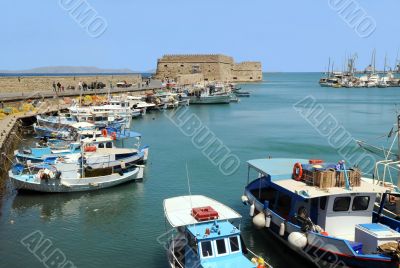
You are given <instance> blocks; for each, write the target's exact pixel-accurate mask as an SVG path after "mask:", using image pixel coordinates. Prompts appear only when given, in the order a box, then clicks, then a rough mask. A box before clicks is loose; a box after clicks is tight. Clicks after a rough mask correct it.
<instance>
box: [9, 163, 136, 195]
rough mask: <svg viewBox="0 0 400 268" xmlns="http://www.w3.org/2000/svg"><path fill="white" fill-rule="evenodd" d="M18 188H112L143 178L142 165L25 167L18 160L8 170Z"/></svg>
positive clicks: (69, 190)
mask: <svg viewBox="0 0 400 268" xmlns="http://www.w3.org/2000/svg"><path fill="white" fill-rule="evenodd" d="M8 174H9V177H10V179H11V181H12V183H13V185H14V187H15V189H18V190H25V191H34V192H47V193H66V192H82V191H93V190H99V189H104V188H110V187H113V186H116V185H119V184H122V183H125V182H129V181H134V180H141V179H143V167H142V166H135V165H127V166H125V167H121V168H119V169H113V168H102V169H97V170H93V169H89V170H83V171H82V169H81V168H80V167H79V165H76V164H57V165H48V164H40V165H36V166H31V167H29V168H26V169H25V168H24V166H23V165H21V164H17V165H14V166H13V168H12V169H11V170H10V171H9V172H8Z"/></svg>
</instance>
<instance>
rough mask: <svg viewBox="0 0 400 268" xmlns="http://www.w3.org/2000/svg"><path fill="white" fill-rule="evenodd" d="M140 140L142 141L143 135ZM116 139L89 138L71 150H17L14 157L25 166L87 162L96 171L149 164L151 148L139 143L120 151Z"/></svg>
mask: <svg viewBox="0 0 400 268" xmlns="http://www.w3.org/2000/svg"><path fill="white" fill-rule="evenodd" d="M136 138H138V139H140V134H139V135H138V136H137V137H136ZM114 140H115V138H109V137H107V136H105V137H103V136H101V137H94V138H86V139H84V140H81V141H78V142H73V143H71V144H70V145H69V148H67V149H51V148H50V147H40V148H29V149H22V150H16V151H15V152H14V155H15V157H16V159H17V161H18V162H21V163H25V162H30V163H42V162H45V163H52V164H54V163H57V162H63V163H78V162H80V161H82V159H83V161H84V162H85V163H86V164H87V165H88V166H90V167H92V168H100V167H116V166H120V164H121V161H123V162H125V163H142V162H145V161H147V157H148V150H149V147H148V146H144V147H142V148H140V142H139V141H137V143H136V144H135V148H129V149H128V148H116V146H115V143H114ZM81 151H83V153H81Z"/></svg>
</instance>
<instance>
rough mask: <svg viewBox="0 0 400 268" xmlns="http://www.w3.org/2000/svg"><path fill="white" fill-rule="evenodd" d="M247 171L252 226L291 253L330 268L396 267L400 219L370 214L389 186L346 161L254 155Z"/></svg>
mask: <svg viewBox="0 0 400 268" xmlns="http://www.w3.org/2000/svg"><path fill="white" fill-rule="evenodd" d="M248 174H249V175H248V180H247V185H246V187H245V190H244V195H243V196H242V201H243V203H245V204H247V205H250V216H251V217H253V223H254V225H255V226H256V227H257V228H264V229H265V230H266V231H267V232H269V233H271V234H272V235H273V236H274V237H276V238H277V239H278V240H280V241H281V242H283V243H284V244H285V245H286V246H287V247H288V248H290V249H292V250H293V251H294V252H297V253H298V254H299V255H301V256H303V257H304V258H306V259H308V260H310V261H312V262H314V263H318V264H321V263H325V264H324V265H329V266H330V267H343V266H346V267H374V268H375V267H379V268H383V267H385V268H386V267H393V268H394V267H396V268H398V267H399V256H400V254H399V253H400V250H399V247H398V243H399V241H400V233H399V232H398V230H400V222H399V221H397V220H394V219H389V218H388V217H385V216H384V215H381V214H377V213H374V212H373V209H374V203H375V199H376V197H377V195H378V194H384V193H385V192H386V190H387V189H386V188H385V187H382V186H380V185H376V184H372V183H369V182H367V181H365V180H363V179H362V178H361V177H359V172H358V171H357V170H356V169H347V168H346V167H345V165H344V162H339V163H338V164H329V163H324V162H323V161H320V160H306V159H255V160H250V161H248ZM253 175H254V177H255V179H254V180H252V181H251V180H250V176H253Z"/></svg>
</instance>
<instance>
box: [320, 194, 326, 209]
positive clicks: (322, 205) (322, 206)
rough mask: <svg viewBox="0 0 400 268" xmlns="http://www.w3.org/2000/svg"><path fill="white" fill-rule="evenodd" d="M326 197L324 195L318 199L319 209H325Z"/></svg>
mask: <svg viewBox="0 0 400 268" xmlns="http://www.w3.org/2000/svg"><path fill="white" fill-rule="evenodd" d="M327 199H328V198H327V197H326V196H323V197H321V198H320V199H319V208H320V209H321V210H325V209H326V200H327Z"/></svg>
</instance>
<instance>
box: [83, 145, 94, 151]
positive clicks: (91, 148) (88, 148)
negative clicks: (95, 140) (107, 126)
mask: <svg viewBox="0 0 400 268" xmlns="http://www.w3.org/2000/svg"><path fill="white" fill-rule="evenodd" d="M85 152H96V146H86V147H85Z"/></svg>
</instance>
